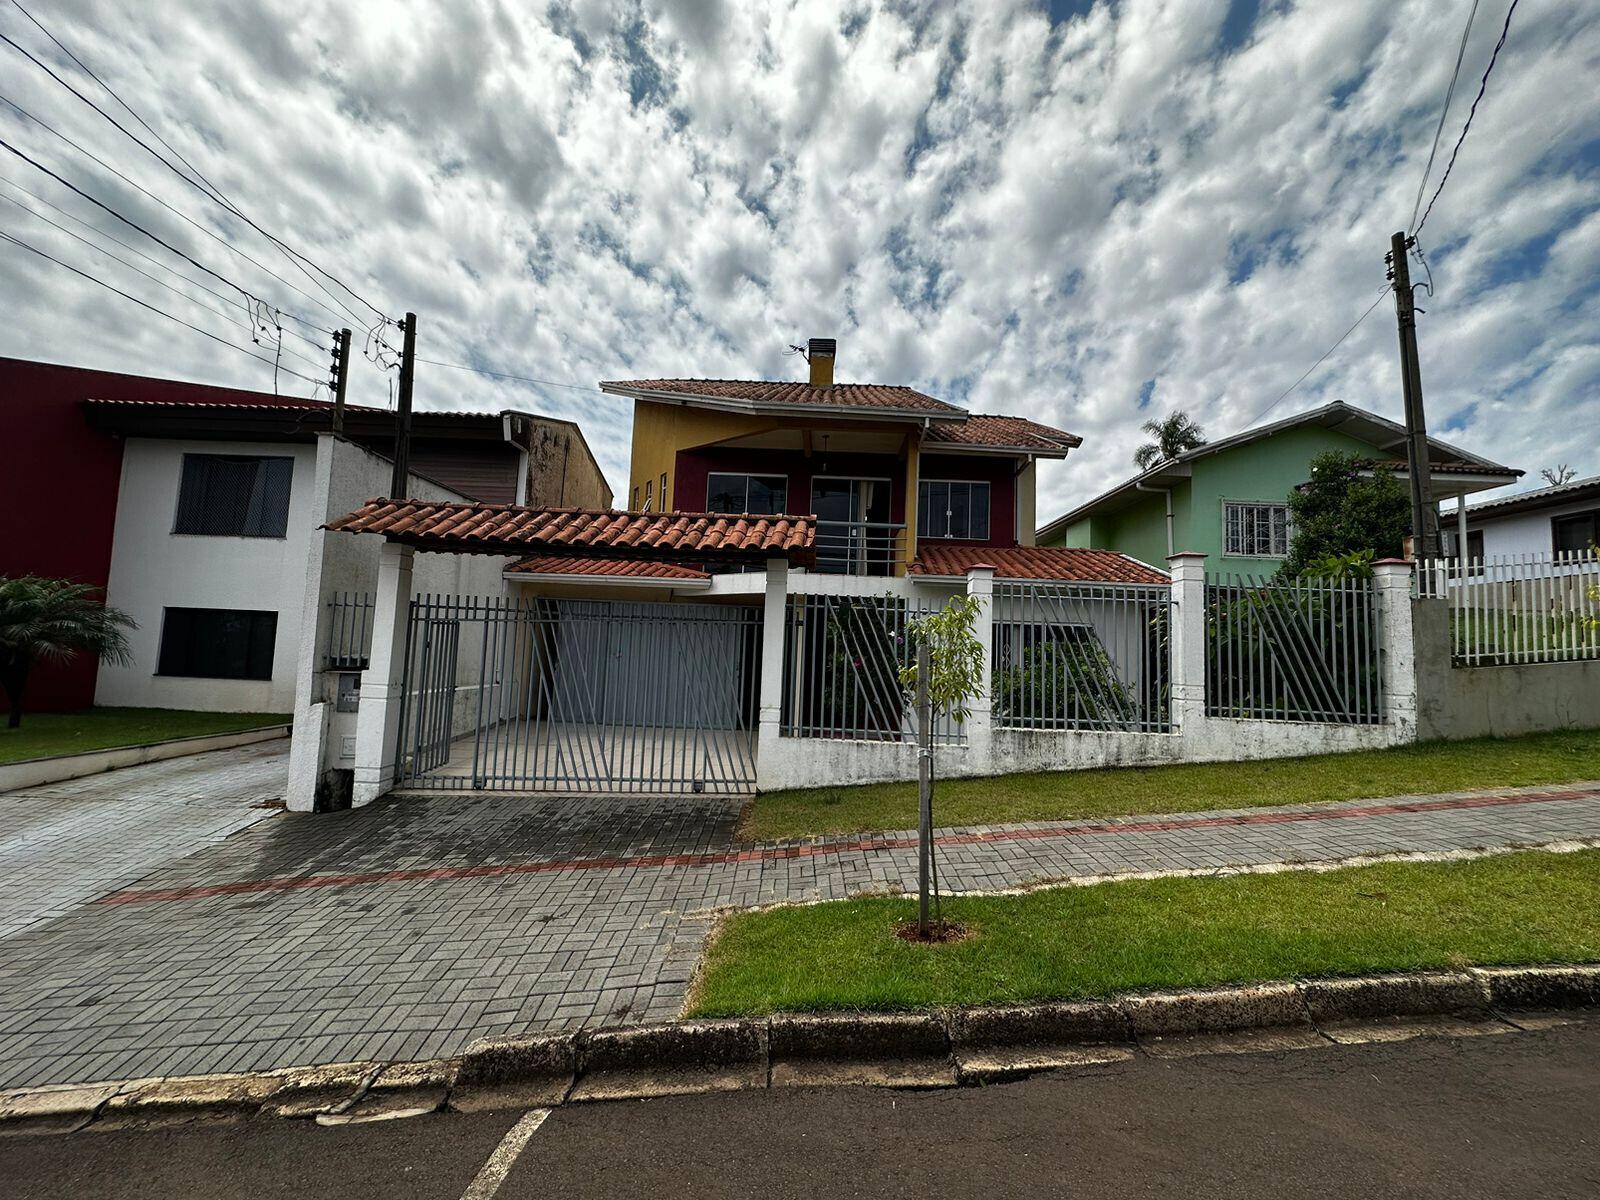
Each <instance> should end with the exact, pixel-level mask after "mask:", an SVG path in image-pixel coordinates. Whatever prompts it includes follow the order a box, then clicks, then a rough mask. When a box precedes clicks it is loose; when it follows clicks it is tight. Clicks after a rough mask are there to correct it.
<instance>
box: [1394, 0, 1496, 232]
mask: <svg viewBox="0 0 1600 1200" xmlns="http://www.w3.org/2000/svg"><path fill="white" fill-rule="evenodd" d="M1518 2H1519V0H1511V6H1510V7H1509V8H1507V9H1506V22H1505V24H1504V25H1502V26H1501V27H1500V39H1499V40H1498V41H1497V42H1495V44H1494V53H1492V54H1490V55H1489V65H1488V66H1487V67H1485V68H1484V69H1483V79H1482V80H1481V81H1480V82H1479V84H1478V94H1477V96H1475V97H1474V98H1473V101H1472V107H1471V108H1470V109H1468V110H1467V120H1466V124H1464V125H1462V126H1461V136H1460V137H1458V138H1457V139H1456V144H1455V149H1453V150H1451V151H1450V161H1449V162H1448V163H1446V164H1445V168H1444V174H1443V175H1441V176H1439V186H1438V187H1437V188H1435V189H1434V193H1433V199H1431V200H1429V201H1428V207H1427V208H1426V209H1424V210H1423V213H1422V220H1421V221H1420V222H1418V223H1417V227H1416V228H1415V229H1413V230H1412V231H1411V234H1412V236H1413V237H1415V236H1416V235H1417V234H1419V233H1421V232H1422V227H1423V226H1424V225H1426V224H1427V223H1428V216H1429V214H1430V213H1432V212H1433V206H1434V205H1435V204H1437V203H1438V201H1439V193H1440V192H1442V191H1444V185H1445V184H1446V183H1448V182H1449V180H1450V172H1451V171H1452V170H1454V169H1455V165H1456V155H1458V154H1460V153H1461V144H1462V143H1463V142H1465V141H1466V140H1467V131H1468V130H1469V129H1471V128H1472V118H1473V117H1475V116H1477V115H1478V105H1479V103H1480V102H1481V101H1482V100H1483V94H1484V92H1485V91H1486V90H1488V87H1489V75H1490V73H1491V72H1492V71H1493V70H1494V64H1495V61H1496V60H1497V59H1498V58H1499V57H1500V48H1501V47H1502V46H1504V45H1505V44H1506V35H1507V34H1508V33H1510V32H1511V14H1512V13H1514V12H1516V11H1517V4H1518Z"/></svg>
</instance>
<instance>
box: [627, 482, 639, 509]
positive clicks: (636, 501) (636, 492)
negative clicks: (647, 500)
mask: <svg viewBox="0 0 1600 1200" xmlns="http://www.w3.org/2000/svg"><path fill="white" fill-rule="evenodd" d="M628 508H629V510H630V511H631V512H638V511H639V485H638V484H637V483H636V484H634V485H633V501H632V503H630V504H629V505H628Z"/></svg>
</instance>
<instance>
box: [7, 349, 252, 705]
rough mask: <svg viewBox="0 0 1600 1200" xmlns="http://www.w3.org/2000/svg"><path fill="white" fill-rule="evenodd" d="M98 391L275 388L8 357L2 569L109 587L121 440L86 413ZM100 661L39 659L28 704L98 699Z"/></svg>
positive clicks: (191, 395) (183, 396)
mask: <svg viewBox="0 0 1600 1200" xmlns="http://www.w3.org/2000/svg"><path fill="white" fill-rule="evenodd" d="M89 399H100V400H164V401H168V402H172V401H178V402H183V401H188V402H200V401H207V402H211V403H231V404H261V403H271V402H272V401H273V400H275V399H276V397H273V396H270V395H267V394H265V393H261V392H245V391H238V390H236V389H234V388H217V387H208V386H205V385H203V384H196V383H179V382H174V381H172V380H166V379H148V378H144V377H141V376H137V375H118V374H114V373H112V372H109V371H87V370H83V369H82V368H79V367H63V366H57V365H55V364H53V363H39V362H29V361H27V360H26V359H16V358H0V575H11V576H16V575H48V576H52V577H55V578H61V579H72V580H75V581H77V582H79V583H90V584H93V585H95V586H96V587H102V588H103V587H105V585H106V580H107V577H108V574H109V572H110V569H111V537H112V533H113V530H114V528H115V524H116V516H117V488H118V485H119V484H120V482H121V478H122V443H121V442H120V441H118V440H117V439H115V438H113V437H110V436H108V435H106V434H103V433H99V432H96V431H95V430H93V429H91V428H89V425H88V423H87V421H85V419H84V414H83V401H85V400H89ZM47 518H48V519H47ZM96 666H97V664H96V663H95V662H94V661H93V660H90V659H85V658H83V657H81V656H80V657H78V658H76V659H74V660H73V661H72V662H70V663H67V664H65V665H59V666H58V665H49V664H47V665H44V666H40V667H38V668H36V669H35V670H34V671H33V673H32V675H31V676H30V677H29V679H28V695H27V701H26V703H27V707H28V708H29V709H31V710H35V711H46V712H48V711H60V710H64V709H74V708H87V707H89V705H91V704H93V703H94V684H95V673H96Z"/></svg>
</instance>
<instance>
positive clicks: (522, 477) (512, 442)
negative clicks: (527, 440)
mask: <svg viewBox="0 0 1600 1200" xmlns="http://www.w3.org/2000/svg"><path fill="white" fill-rule="evenodd" d="M516 420H517V419H516V416H515V415H514V414H512V413H509V412H503V413H501V414H500V437H501V440H503V441H504V442H505V443H506V445H508V446H510V447H511V448H512V449H513V450H515V451H516V452H517V489H516V492H515V493H514V499H515V502H516V503H517V504H526V503H527V502H528V458H529V455H528V447H527V446H526V445H524V444H523V443H521V442H519V441H517V434H516Z"/></svg>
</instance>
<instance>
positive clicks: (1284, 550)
mask: <svg viewBox="0 0 1600 1200" xmlns="http://www.w3.org/2000/svg"><path fill="white" fill-rule="evenodd" d="M1222 526H1223V551H1222V552H1223V553H1224V554H1228V555H1233V556H1237V557H1242V558H1286V557H1287V556H1288V554H1289V506H1288V505H1287V504H1259V503H1241V502H1239V501H1237V500H1229V501H1227V502H1226V503H1224V504H1223V506H1222Z"/></svg>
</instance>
